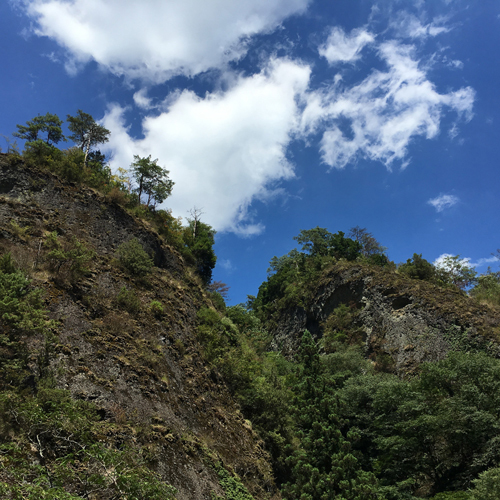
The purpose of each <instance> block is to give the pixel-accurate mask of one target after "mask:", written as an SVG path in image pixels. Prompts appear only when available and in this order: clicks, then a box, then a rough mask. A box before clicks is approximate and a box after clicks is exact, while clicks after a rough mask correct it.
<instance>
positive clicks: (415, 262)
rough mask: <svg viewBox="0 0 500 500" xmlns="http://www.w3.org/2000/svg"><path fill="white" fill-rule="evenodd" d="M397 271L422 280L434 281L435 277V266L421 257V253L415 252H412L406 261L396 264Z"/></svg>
mask: <svg viewBox="0 0 500 500" xmlns="http://www.w3.org/2000/svg"><path fill="white" fill-rule="evenodd" d="M398 272H399V273H401V274H405V275H406V276H408V277H409V278H413V279H417V280H424V281H434V279H435V277H436V269H435V267H434V266H433V265H432V264H431V263H430V262H429V261H427V260H425V259H424V258H422V254H417V253H414V254H413V257H412V258H411V259H408V260H407V261H406V263H404V264H401V265H400V266H398Z"/></svg>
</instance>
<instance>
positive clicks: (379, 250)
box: [347, 226, 387, 259]
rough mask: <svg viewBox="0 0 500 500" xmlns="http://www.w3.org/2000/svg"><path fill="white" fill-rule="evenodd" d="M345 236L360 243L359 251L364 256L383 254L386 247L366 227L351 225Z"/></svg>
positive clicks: (380, 255)
mask: <svg viewBox="0 0 500 500" xmlns="http://www.w3.org/2000/svg"><path fill="white" fill-rule="evenodd" d="M347 236H348V237H349V238H351V239H353V240H354V241H357V242H358V243H360V244H361V249H360V252H361V254H362V255H364V256H365V257H375V256H379V257H382V256H385V252H386V251H387V248H385V247H383V246H382V245H381V244H380V243H379V242H378V241H377V240H376V239H375V237H374V236H373V234H372V233H369V232H368V231H367V229H366V228H364V227H359V226H355V227H352V228H351V229H350V230H349V233H348V235H347ZM386 259H387V257H386Z"/></svg>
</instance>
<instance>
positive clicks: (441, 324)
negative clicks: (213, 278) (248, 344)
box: [272, 262, 500, 375]
mask: <svg viewBox="0 0 500 500" xmlns="http://www.w3.org/2000/svg"><path fill="white" fill-rule="evenodd" d="M308 296H310V297H311V298H309V299H307V305H305V306H294V305H288V307H287V308H286V309H285V310H282V311H280V312H279V313H278V314H276V315H275V317H276V318H278V319H277V320H276V321H275V327H274V329H273V331H272V333H273V337H274V347H275V349H277V350H279V351H281V352H283V353H284V354H285V355H287V356H289V357H291V356H293V355H294V353H296V352H297V349H298V346H299V342H300V338H301V335H302V333H303V332H304V330H305V329H307V330H309V331H310V332H311V333H312V334H313V335H314V336H315V337H316V338H321V337H322V335H323V331H324V326H325V322H326V321H327V320H328V318H329V316H330V315H331V314H332V313H333V311H334V309H336V308H337V307H339V306H340V305H341V304H345V305H347V306H349V307H351V308H352V309H353V310H354V311H356V314H355V319H354V323H355V325H354V326H355V327H356V328H357V329H359V330H360V331H362V333H363V340H364V343H365V347H366V354H367V356H368V357H370V358H371V359H373V360H374V361H375V362H378V363H379V365H380V364H381V363H382V360H383V363H385V364H386V365H387V368H388V369H390V370H393V371H395V372H397V373H398V374H401V375H404V374H407V373H411V372H413V371H414V370H415V369H416V368H418V365H419V364H420V363H422V362H425V361H436V360H439V359H442V358H444V357H445V356H446V354H447V353H448V352H449V351H450V350H452V349H461V350H478V349H479V350H487V351H489V352H490V353H491V354H493V355H495V356H500V346H499V344H498V340H499V338H500V337H499V333H500V315H499V311H496V310H492V309H491V308H490V307H488V306H486V305H480V304H478V303H477V302H476V301H475V300H473V299H471V298H470V297H468V296H467V295H466V294H465V293H464V292H462V291H460V290H458V289H456V288H442V287H439V286H436V285H434V284H431V283H428V282H425V281H419V280H412V279H409V278H406V277H403V276H402V275H400V274H398V273H397V272H395V271H391V270H384V269H382V268H375V267H373V266H367V265H362V264H358V263H348V262H338V263H336V264H334V265H333V266H331V267H330V268H329V269H328V270H326V272H325V273H323V275H322V277H321V278H320V280H318V282H317V283H314V284H310V286H309V293H308Z"/></svg>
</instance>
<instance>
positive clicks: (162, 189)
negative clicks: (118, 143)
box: [130, 155, 174, 208]
mask: <svg viewBox="0 0 500 500" xmlns="http://www.w3.org/2000/svg"><path fill="white" fill-rule="evenodd" d="M130 166H131V167H132V172H133V175H134V177H135V180H136V181H137V184H138V187H137V189H136V191H137V194H138V196H139V203H140V201H141V197H142V195H143V194H146V195H147V196H148V199H147V202H146V205H147V206H148V207H149V206H150V203H151V201H154V204H153V208H154V207H156V204H157V203H163V202H164V201H165V200H166V199H167V198H168V197H169V196H170V194H171V193H172V188H173V186H174V182H173V181H172V180H171V179H169V178H168V174H169V171H168V170H166V169H164V168H162V167H160V166H159V165H158V159H156V160H151V155H149V156H148V157H147V158H146V157H144V158H141V157H140V156H138V155H134V162H133V163H132V164H131V165H130Z"/></svg>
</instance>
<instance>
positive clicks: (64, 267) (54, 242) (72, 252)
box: [45, 232, 95, 279]
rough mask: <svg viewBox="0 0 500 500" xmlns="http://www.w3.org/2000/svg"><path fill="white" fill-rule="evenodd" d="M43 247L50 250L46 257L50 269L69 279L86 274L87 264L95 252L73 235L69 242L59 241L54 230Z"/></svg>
mask: <svg viewBox="0 0 500 500" xmlns="http://www.w3.org/2000/svg"><path fill="white" fill-rule="evenodd" d="M45 247H46V248H48V249H49V250H50V251H49V253H48V255H47V257H48V259H49V263H50V266H51V267H52V269H53V270H54V271H55V272H56V273H57V274H61V275H68V277H69V278H70V279H76V278H78V277H80V276H82V275H84V274H86V273H87V272H88V271H89V270H88V268H87V264H88V263H89V262H90V261H91V260H92V259H93V258H94V257H95V252H94V251H93V250H89V249H88V248H87V247H86V246H85V245H84V244H83V243H82V242H80V241H79V240H78V239H77V238H75V237H74V236H73V238H72V239H71V242H61V241H60V239H59V237H58V236H57V233H56V232H52V233H50V234H49V236H48V237H47V239H46V240H45Z"/></svg>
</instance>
